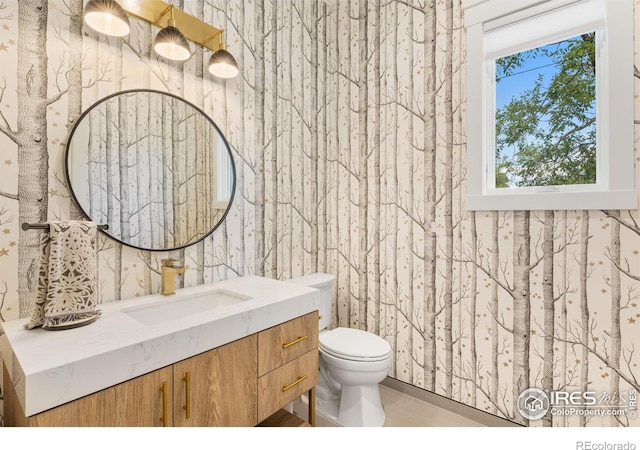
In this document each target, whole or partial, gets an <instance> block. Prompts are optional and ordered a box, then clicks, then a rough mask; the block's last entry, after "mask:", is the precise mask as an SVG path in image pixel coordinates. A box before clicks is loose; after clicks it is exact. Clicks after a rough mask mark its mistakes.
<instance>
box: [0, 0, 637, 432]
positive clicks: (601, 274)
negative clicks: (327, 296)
mask: <svg viewBox="0 0 640 450" xmlns="http://www.w3.org/2000/svg"><path fill="white" fill-rule="evenodd" d="M172 3H174V4H175V5H176V6H178V7H179V8H182V9H185V10H186V11H187V12H189V13H190V14H192V15H194V16H196V17H199V18H202V19H203V20H204V21H206V22H209V23H211V24H212V25H214V26H219V27H221V28H224V29H225V31H226V32H225V35H226V40H227V46H228V48H229V50H230V51H231V52H232V53H233V54H234V55H235V57H236V58H237V60H238V63H239V66H240V76H239V77H237V78H235V79H233V80H228V81H226V82H221V81H218V80H216V79H213V78H211V77H210V76H209V75H208V74H207V73H206V70H204V67H205V62H206V60H207V58H208V56H209V55H208V54H207V53H204V52H203V51H202V49H201V48H200V47H198V46H195V45H193V46H192V51H193V52H194V55H193V57H192V58H191V59H190V60H188V61H187V62H186V63H184V64H176V63H168V62H167V61H166V60H163V59H162V58H159V57H158V56H156V55H155V54H154V53H153V51H152V49H151V42H152V40H153V36H154V35H155V33H156V32H157V30H155V29H152V27H151V26H150V25H148V24H146V23H142V22H139V21H137V20H135V19H132V33H131V34H130V35H129V36H128V37H126V38H106V37H104V36H100V35H97V34H96V33H94V32H93V31H91V30H90V29H89V28H87V27H85V26H83V21H82V7H83V2H82V1H81V0H67V1H62V0H59V1H58V0H51V1H46V0H33V1H29V2H16V1H9V0H4V1H0V59H1V61H2V64H1V65H0V75H1V81H0V83H1V84H0V148H1V149H2V150H0V151H1V152H2V158H0V231H1V233H0V320H4V321H7V320H13V319H16V318H19V317H27V316H29V315H30V314H31V309H32V305H33V302H34V298H35V274H36V272H37V265H38V241H39V237H38V232H37V231H22V230H21V229H20V224H21V223H22V222H44V221H46V220H64V219H82V218H83V217H82V214H81V213H80V211H79V210H78V208H77V207H76V206H75V205H74V203H73V202H72V200H71V197H70V193H69V189H68V186H66V183H65V178H64V169H63V162H64V151H65V146H66V140H67V136H68V132H69V130H70V129H71V128H72V127H73V125H74V123H75V121H76V120H78V118H79V117H80V115H81V114H82V112H83V111H85V110H86V109H87V108H88V107H89V106H91V105H92V104H94V103H95V102H97V101H98V100H100V99H102V98H104V97H106V96H108V95H111V94H114V93H116V92H119V91H122V90H128V89H155V90H160V91H165V92H169V93H171V94H173V95H176V96H178V97H181V98H184V99H185V100H187V101H188V102H190V103H192V104H194V105H196V106H197V107H198V108H200V109H202V110H203V111H204V112H205V113H206V114H207V115H209V117H210V118H211V119H212V120H213V121H214V122H215V123H216V124H217V126H218V127H219V129H220V131H221V132H222V133H223V134H224V136H225V137H226V139H227V141H228V142H229V146H230V148H231V153H232V156H233V159H234V162H235V166H236V183H237V184H236V193H235V198H234V201H233V203H232V205H231V209H230V211H229V213H228V215H227V216H226V218H225V220H224V222H223V223H222V224H221V225H220V227H219V228H218V229H216V231H215V232H213V233H212V234H211V235H209V236H208V237H207V238H206V239H204V240H203V241H200V242H199V243H197V244H195V245H192V246H190V247H187V248H185V249H181V250H173V251H171V252H150V251H146V250H145V251H141V250H135V249H132V248H130V247H127V246H123V245H121V244H119V243H118V242H116V241H114V240H112V239H110V238H108V237H106V236H104V235H101V245H100V249H99V254H98V258H99V288H100V296H99V297H100V299H101V302H104V303H106V302H113V301H118V300H121V299H127V298H132V297H136V296H141V295H145V294H149V293H155V292H158V291H159V288H160V286H159V284H160V276H159V261H160V259H162V258H164V257H166V256H167V255H168V254H170V255H171V256H172V257H177V258H180V259H184V261H185V263H186V264H187V265H189V267H190V270H188V271H187V273H186V274H185V276H184V278H183V281H182V283H183V286H190V285H195V284H202V283H209V282H213V281H217V280H222V279H226V278H230V277H237V276H243V275H261V276H266V277H272V278H277V279H288V278H291V277H295V276H299V275H303V274H308V273H312V272H316V271H322V272H328V273H332V274H335V275H336V277H337V283H336V285H335V304H334V311H333V312H334V314H333V317H332V322H333V326H347V327H354V328H361V329H366V330H369V331H371V332H373V333H375V334H378V335H380V336H382V337H384V338H385V339H387V340H388V341H389V342H390V344H391V345H392V348H393V349H394V364H393V367H392V369H391V372H390V376H391V377H393V378H396V379H398V380H400V381H403V382H406V383H408V384H410V385H413V386H416V387H418V388H421V389H425V390H427V391H430V392H434V393H436V394H439V395H441V396H444V397H446V398H449V399H451V400H454V401H457V402H460V403H463V404H465V405H469V406H471V407H474V408H477V409H479V410H482V411H485V412H488V413H490V414H494V415H496V416H499V417H503V418H506V419H508V420H511V421H514V422H517V423H520V424H523V425H530V426H559V427H562V426H611V427H616V426H630V425H631V426H633V425H636V426H637V425H638V424H639V422H638V420H637V419H635V417H634V414H627V415H624V416H602V417H600V416H585V415H577V414H576V415H570V416H561V415H553V416H552V415H547V416H545V417H544V418H543V419H541V420H536V421H528V420H527V419H526V418H524V417H523V416H521V415H520V414H519V412H518V411H517V408H515V407H514V404H515V402H516V399H517V398H518V395H519V394H520V392H521V391H523V390H524V389H526V388H528V387H538V388H541V389H543V390H545V391H551V390H565V391H587V390H590V391H596V392H598V393H621V394H624V396H625V398H626V399H627V400H628V398H629V394H630V392H632V391H634V390H635V391H638V390H639V389H640V382H639V381H638V378H640V369H638V363H639V362H640V357H639V355H638V354H637V353H636V348H635V347H636V346H638V347H639V348H640V338H639V336H640V333H638V329H637V327H640V307H639V306H638V305H639V304H640V256H639V253H640V214H639V213H638V211H637V210H635V211H596V210H592V211H531V212H529V211H507V212H475V213H474V212H470V211H466V209H465V193H466V191H465V180H466V166H465V161H466V154H465V151H466V134H465V127H466V123H468V122H470V121H472V120H479V118H474V117H468V116H467V115H466V111H465V95H466V94H465V81H464V80H465V78H466V67H465V48H464V28H463V17H462V8H461V4H460V1H459V0H398V1H387V2H382V1H380V0H372V1H364V0H360V1H355V0H354V1H349V0H327V1H317V2H311V1H304V0H286V1H279V0H265V1H258V0H254V1H249V0H244V1H235V2H230V1H225V0H205V1H172ZM638 3H639V2H638V1H635V4H636V6H637V5H638ZM639 16H640V14H638V13H636V26H637V25H638V24H639V21H638V18H639ZM636 66H640V62H636ZM637 73H640V72H637V71H636V74H637ZM636 82H638V79H636ZM636 103H637V105H638V107H640V102H638V101H637V102H636ZM636 126H637V125H636ZM629 151H634V149H629ZM638 159H639V157H638V153H637V151H636V161H637V160H638ZM130 195H135V193H130ZM619 402H620V398H611V399H609V403H608V405H609V407H610V408H612V409H616V408H617V407H618V406H621V405H620V404H619Z"/></svg>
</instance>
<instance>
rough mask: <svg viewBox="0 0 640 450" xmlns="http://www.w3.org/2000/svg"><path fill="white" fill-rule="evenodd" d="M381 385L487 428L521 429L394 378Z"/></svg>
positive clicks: (506, 421) (488, 414)
mask: <svg viewBox="0 0 640 450" xmlns="http://www.w3.org/2000/svg"><path fill="white" fill-rule="evenodd" d="M382 384H383V385H384V386H386V387H388V388H391V389H394V390H396V391H398V392H402V393H403V394H407V395H409V396H411V397H413V398H416V399H418V400H422V401H423V402H427V403H431V404H432V405H435V406H437V407H439V408H442V409H446V410H447V411H450V412H452V413H454V414H458V415H459V416H462V417H464V418H466V419H469V420H473V421H475V422H478V423H480V424H482V425H485V426H487V427H521V426H522V425H520V424H517V423H515V422H512V421H510V420H507V419H503V418H501V417H498V416H494V415H493V414H490V413H487V412H484V411H481V410H479V409H477V408H474V407H472V406H468V405H465V404H463V403H460V402H457V401H455V400H451V399H449V398H446V397H443V396H442V395H438V394H434V393H433V392H430V391H426V390H424V389H422V388H419V387H417V386H413V385H411V384H409V383H405V382H404V381H400V380H396V379H395V378H391V377H387V378H385V379H384V380H383V381H382Z"/></svg>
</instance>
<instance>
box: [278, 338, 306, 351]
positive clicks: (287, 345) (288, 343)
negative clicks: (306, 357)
mask: <svg viewBox="0 0 640 450" xmlns="http://www.w3.org/2000/svg"><path fill="white" fill-rule="evenodd" d="M305 339H309V336H300V337H299V338H298V339H296V340H295V341H291V342H287V343H286V344H282V348H288V347H291V346H292V345H296V344H297V343H298V342H302V341H304V340H305Z"/></svg>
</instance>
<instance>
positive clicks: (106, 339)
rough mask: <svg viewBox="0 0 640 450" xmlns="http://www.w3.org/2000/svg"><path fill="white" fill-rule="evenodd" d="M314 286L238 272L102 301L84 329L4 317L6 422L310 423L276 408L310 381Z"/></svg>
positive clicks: (314, 356)
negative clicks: (33, 325) (27, 326)
mask: <svg viewBox="0 0 640 450" xmlns="http://www.w3.org/2000/svg"><path fill="white" fill-rule="evenodd" d="M317 294H318V291H316V290H315V289H312V288H307V287H304V286H298V285H295V284H291V283H286V282H280V281H276V280H270V279H266V278H261V277H243V278H237V279H233V280H226V281H222V282H218V283H212V284H209V285H201V286H196V287H192V288H185V289H181V290H179V291H178V292H177V293H176V295H175V296H171V297H166V296H161V295H150V296H146V297H139V298H137V299H131V300H123V301H120V302H115V303H112V304H107V305H101V310H102V315H101V317H100V319H98V321H96V322H95V323H93V324H91V325H87V326H85V327H81V328H75V329H69V330H63V331H45V330H40V329H36V330H24V329H23V325H24V323H25V322H26V320H16V321H11V322H6V323H3V324H1V325H2V327H3V330H4V334H2V335H0V350H1V351H2V355H3V359H4V368H3V370H4V374H3V381H4V382H3V384H4V389H3V392H4V409H5V425H7V426H12V425H13V426H145V427H147V426H149V427H150V426H253V425H257V424H260V423H263V424H268V425H277V424H278V423H277V422H278V421H281V420H288V421H292V422H291V423H293V424H296V425H305V424H304V423H301V422H302V421H300V420H295V419H294V418H292V417H291V416H290V415H287V414H286V413H285V412H283V411H282V408H283V406H285V405H286V404H288V403H290V402H291V401H293V400H294V399H296V398H297V397H299V396H300V395H302V394H303V393H305V392H307V391H311V395H313V386H315V384H316V383H317V377H318V348H317V347H318V309H319V305H318V295H317ZM310 417H313V414H310ZM307 425H308V424H307Z"/></svg>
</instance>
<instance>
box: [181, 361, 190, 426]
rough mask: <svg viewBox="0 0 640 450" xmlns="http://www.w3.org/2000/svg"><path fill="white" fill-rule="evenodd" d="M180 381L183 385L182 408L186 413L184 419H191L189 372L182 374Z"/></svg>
mask: <svg viewBox="0 0 640 450" xmlns="http://www.w3.org/2000/svg"><path fill="white" fill-rule="evenodd" d="M182 381H184V383H185V403H186V404H185V405H184V406H183V407H182V409H184V410H185V411H186V414H185V418H186V419H191V372H187V373H185V374H184V377H183V378H182Z"/></svg>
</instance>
